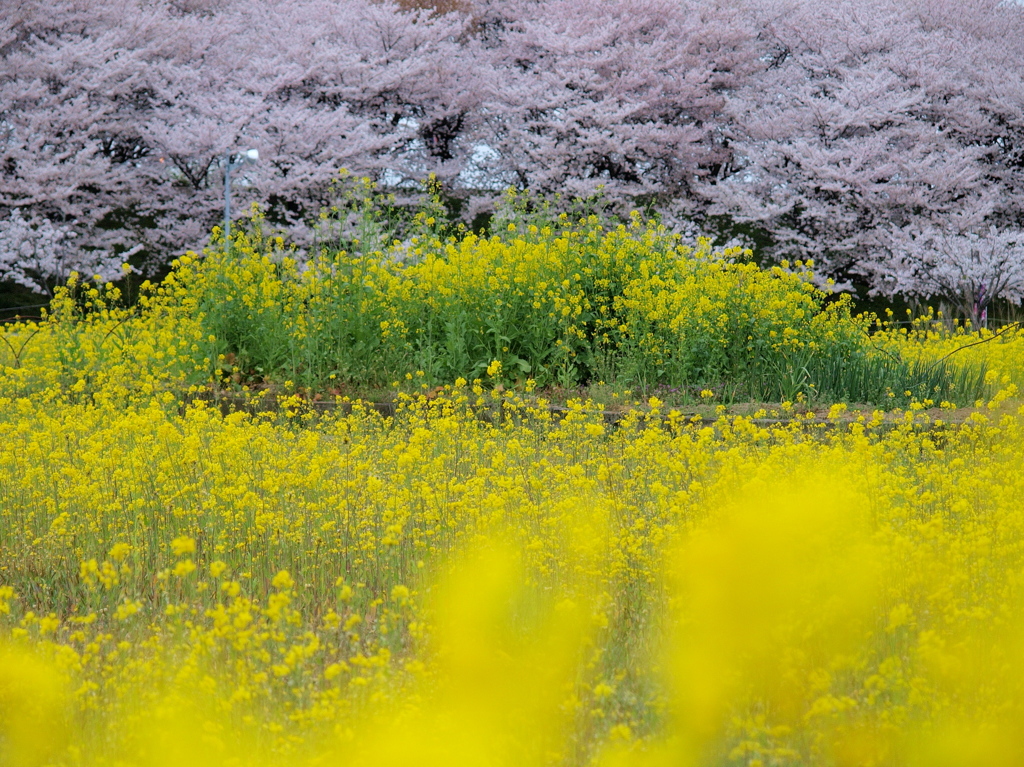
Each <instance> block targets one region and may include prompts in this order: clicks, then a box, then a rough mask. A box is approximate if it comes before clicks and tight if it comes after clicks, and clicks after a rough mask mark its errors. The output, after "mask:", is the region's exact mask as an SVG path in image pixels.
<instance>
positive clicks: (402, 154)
mask: <svg viewBox="0 0 1024 767" xmlns="http://www.w3.org/2000/svg"><path fill="white" fill-rule="evenodd" d="M55 5H56V7H53V6H52V5H51V4H49V3H43V2H42V0H25V2H24V3H20V4H14V7H13V8H12V7H10V6H9V5H5V6H4V10H3V11H2V13H0V62H2V67H3V68H2V69H0V220H8V219H12V217H13V216H14V214H15V212H18V213H19V216H18V218H19V219H20V220H24V221H32V222H35V223H33V224H32V226H31V227H30V228H32V230H33V231H49V230H50V228H53V229H54V230H55V231H57V230H59V231H64V230H67V231H69V232H72V233H74V234H75V238H74V242H75V243H76V246H77V249H78V250H79V251H80V252H81V254H82V255H81V258H82V259H83V263H85V262H87V261H89V260H90V259H91V260H93V261H95V259H96V258H98V257H100V255H102V256H103V257H104V258H106V257H116V256H118V255H120V256H122V257H124V256H126V255H128V254H129V253H130V252H135V251H138V250H144V251H146V252H148V253H150V255H151V256H152V257H153V262H152V263H157V262H158V261H159V260H160V259H163V258H166V257H167V256H168V255H171V254H173V253H175V252H179V251H180V250H181V249H183V248H186V247H197V246H201V245H202V244H203V242H204V241H205V240H206V239H207V238H208V236H209V233H210V230H211V228H212V227H213V226H215V225H216V224H218V223H219V222H220V220H221V216H222V205H223V202H222V200H223V165H224V162H225V158H226V157H227V156H228V153H230V152H237V151H242V150H245V149H247V148H256V149H259V150H260V152H261V156H262V157H263V158H264V161H263V162H262V163H261V164H260V165H258V166H255V167H253V168H247V169H246V172H245V173H244V174H243V175H242V177H241V178H239V179H237V183H236V185H235V190H236V197H237V199H236V205H235V206H234V207H235V210H237V211H244V210H245V208H246V207H247V205H246V204H247V203H248V202H249V201H257V202H260V203H262V204H263V205H264V206H266V207H268V208H269V216H270V217H271V220H273V221H276V222H277V223H279V224H282V225H287V226H289V227H291V228H292V230H293V235H295V236H296V237H297V238H298V239H300V240H301V238H302V235H303V232H302V227H303V226H304V225H305V224H308V222H309V220H310V219H311V218H314V217H315V216H316V214H317V212H318V211H319V208H320V206H321V205H323V204H324V203H325V202H326V201H327V198H326V194H327V189H328V186H329V183H330V181H331V179H332V178H333V177H334V176H335V175H336V174H337V171H338V169H339V168H340V167H349V168H351V169H352V170H354V171H356V172H359V173H367V174H370V175H372V176H374V177H376V178H378V179H382V178H383V177H384V176H385V174H390V176H389V177H388V178H384V179H383V180H385V181H389V182H392V183H394V182H401V181H408V180H410V179H414V178H417V177H425V176H426V175H427V174H428V173H430V172H433V173H436V174H438V176H439V177H441V178H449V179H450V178H454V177H456V176H457V175H458V172H459V161H460V159H459V158H460V156H461V154H464V153H465V151H467V150H466V149H465V148H464V147H463V146H462V145H461V144H460V138H461V131H462V129H463V127H464V126H468V125H469V124H471V122H472V119H473V118H472V116H471V113H472V112H473V111H474V100H473V98H474V97H473V94H474V93H475V92H476V91H477V90H478V89H476V88H474V87H472V86H471V85H470V84H468V83H469V78H468V77H467V76H465V75H464V72H465V71H466V68H465V67H462V66H461V65H460V64H459V61H458V55H457V54H458V44H457V38H458V36H459V34H460V33H461V31H462V29H463V26H464V24H465V17H464V16H457V15H453V14H440V15H439V14H437V13H435V12H431V11H427V10H420V9H411V10H408V11H406V10H402V9H401V8H400V7H399V6H398V5H396V4H393V3H373V2H369V0H343V2H326V1H325V0H299V2H294V3H266V4H259V5H257V4H250V3H245V2H241V1H240V0H168V1H167V2H143V0H114V1H113V2H106V1H105V0H104V1H103V2H100V0H81V1H80V2H73V3H72V2H63V3H57V4H55ZM11 226H12V227H14V228H18V227H21V224H20V223H16V222H15V223H12V224H11ZM22 228H23V227H22ZM19 231H21V229H19ZM90 254H91V255H90Z"/></svg>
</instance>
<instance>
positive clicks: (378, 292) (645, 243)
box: [175, 216, 864, 390]
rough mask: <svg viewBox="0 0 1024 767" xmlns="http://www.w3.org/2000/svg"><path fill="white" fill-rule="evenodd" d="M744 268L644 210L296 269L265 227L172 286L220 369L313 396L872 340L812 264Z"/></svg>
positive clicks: (718, 369) (710, 360)
mask: <svg viewBox="0 0 1024 767" xmlns="http://www.w3.org/2000/svg"><path fill="white" fill-rule="evenodd" d="M749 257H750V252H749V251H741V250H739V249H732V250H729V251H722V250H715V249H713V248H712V246H711V243H710V241H709V240H706V239H701V240H699V241H697V242H696V243H695V244H685V243H684V242H683V241H681V240H680V239H679V238H678V237H675V236H672V235H670V234H669V233H668V232H666V231H665V229H664V228H663V227H660V226H658V225H657V224H655V223H654V222H651V221H643V220H642V219H641V218H640V217H638V216H637V217H634V218H633V219H632V221H631V222H630V223H629V224H628V225H621V226H619V227H617V228H611V229H609V228H606V227H604V226H603V225H602V224H601V223H600V221H599V220H598V219H597V218H596V217H590V218H585V219H582V220H580V221H577V222H571V221H570V220H569V219H568V218H564V217H563V218H562V219H560V220H558V221H556V222H555V225H551V226H543V227H537V226H534V225H530V226H526V227H522V228H521V229H520V228H517V227H516V226H515V225H512V226H511V230H510V231H509V232H505V233H502V234H501V236H498V235H495V236H492V237H490V238H481V237H477V236H475V235H472V234H468V235H465V236H462V237H459V238H454V237H453V238H451V239H449V240H447V241H442V240H440V239H437V238H435V239H433V240H429V241H428V240H416V241H415V242H412V243H411V244H405V243H401V242H397V241H396V242H395V243H393V244H392V245H391V246H390V248H384V249H380V250H375V251H372V252H365V251H359V252H356V253H347V252H345V251H331V250H328V249H326V248H324V249H321V250H320V251H318V252H316V253H314V254H312V256H311V258H310V259H309V260H308V262H307V263H305V264H304V265H303V266H302V267H301V268H300V265H299V264H298V262H297V261H296V260H294V259H293V258H291V257H289V256H287V255H284V254H282V252H281V251H280V249H279V248H278V246H277V245H276V244H273V243H270V242H269V241H268V240H267V239H266V238H264V237H263V235H262V234H261V230H260V229H259V228H258V227H257V228H256V229H255V230H254V231H253V232H252V233H251V234H245V233H239V234H238V235H237V236H236V238H235V242H234V247H233V248H232V249H231V250H230V252H224V251H221V250H218V251H211V252H209V253H207V254H206V257H205V258H204V259H196V258H191V257H190V258H186V259H182V261H181V262H180V264H179V268H178V270H177V271H176V273H175V277H176V280H177V284H179V285H183V286H187V288H188V292H189V294H190V295H191V296H192V297H193V300H194V301H196V302H198V309H197V311H196V314H197V315H198V316H200V317H201V318H202V325H203V327H204V328H205V332H207V333H208V334H209V335H210V336H211V337H213V338H216V339H217V340H218V342H219V343H220V348H219V351H220V352H221V354H223V355H224V358H227V356H228V355H232V356H233V359H234V362H235V363H236V364H235V365H233V366H230V367H231V369H230V370H227V369H225V372H229V373H235V372H238V371H237V367H238V366H240V367H242V368H243V371H242V372H243V373H246V374H248V375H250V376H253V375H254V376H256V377H257V378H259V377H266V376H274V377H275V378H277V379H278V380H285V379H287V380H291V381H293V382H295V381H298V382H300V383H301V384H303V385H305V386H322V385H323V384H324V383H325V382H329V381H332V380H333V381H358V382H361V383H364V384H365V383H367V382H375V383H378V384H385V385H386V384H387V383H390V382H391V381H393V380H396V379H399V378H401V377H402V376H403V375H405V374H406V373H409V372H411V371H414V370H418V371H422V372H423V375H424V378H425V382H426V383H428V384H429V385H432V386H433V385H438V384H444V383H447V382H451V381H452V380H454V379H455V378H456V377H458V376H463V377H467V378H469V379H473V378H476V377H481V376H482V375H483V373H484V371H485V370H486V369H487V367H488V365H489V364H490V363H491V362H492V361H494V360H498V361H500V362H501V364H502V367H503V371H504V373H505V376H506V377H507V378H509V379H511V380H515V379H525V378H527V377H529V378H533V379H534V380H536V381H538V382H539V383H540V384H541V385H548V384H552V383H558V384H560V385H563V386H571V385H577V384H579V383H580V382H583V381H586V380H591V379H593V380H606V381H611V380H615V379H619V380H621V381H623V382H624V383H625V384H627V385H628V384H630V383H639V384H641V385H645V386H646V385H654V384H666V385H669V384H670V385H672V386H676V387H680V386H694V385H696V384H720V383H721V381H722V380H723V379H724V378H726V377H730V378H732V379H733V380H734V381H740V382H743V381H745V380H746V379H747V378H749V377H751V376H754V375H760V374H762V373H764V372H765V371H766V370H769V369H772V368H773V367H777V366H778V365H779V364H781V363H782V361H784V360H785V359H786V358H788V357H789V356H792V355H793V353H794V352H801V353H804V352H805V353H812V354H813V353H828V354H832V355H836V356H840V357H843V358H844V359H845V358H846V357H848V356H850V355H851V354H852V353H854V352H856V351H858V350H860V349H861V347H863V346H864V343H863V340H864V338H863V337H864V334H863V329H862V325H861V324H860V323H859V322H857V321H855V320H853V319H852V318H851V316H850V312H849V305H848V303H846V302H844V301H838V302H835V303H833V304H831V305H830V306H829V307H828V308H827V309H824V308H823V305H824V297H825V294H824V293H823V292H821V291H820V290H818V289H817V288H815V287H814V286H813V284H812V282H811V281H810V271H809V269H810V265H809V264H807V265H804V264H796V265H794V268H793V269H789V268H785V269H784V268H782V267H775V268H773V269H769V270H764V269H761V268H760V267H758V266H757V265H756V264H753V263H749V262H746V261H744V259H749ZM787 267H788V265H787ZM698 390H699V389H698Z"/></svg>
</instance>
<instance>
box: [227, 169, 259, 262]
mask: <svg viewBox="0 0 1024 767" xmlns="http://www.w3.org/2000/svg"><path fill="white" fill-rule="evenodd" d="M239 157H241V159H240V160H234V159H233V158H232V155H231V152H228V153H227V154H226V155H224V250H227V249H228V243H229V242H231V240H230V237H231V171H233V170H238V169H239V168H243V167H245V166H246V165H255V164H256V161H257V160H259V159H260V152H259V150H258V149H247V150H246V151H245V152H244V153H243V154H241V155H239Z"/></svg>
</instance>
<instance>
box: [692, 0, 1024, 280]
mask: <svg viewBox="0 0 1024 767" xmlns="http://www.w3.org/2000/svg"><path fill="white" fill-rule="evenodd" d="M751 13H752V14H753V15H754V17H755V18H757V19H758V22H757V23H758V26H759V27H760V28H762V30H763V31H762V33H761V34H760V36H759V43H760V45H761V49H760V50H761V53H760V57H759V58H760V60H761V61H762V62H763V63H764V65H765V67H764V71H763V72H762V73H761V74H760V75H759V76H757V77H755V78H752V79H751V80H750V81H749V82H748V83H747V84H746V85H745V86H744V87H743V88H741V89H739V90H738V91H737V92H736V93H734V94H732V95H731V96H730V101H729V105H730V107H729V112H730V115H731V117H732V120H731V121H730V122H729V123H728V124H727V126H726V130H727V134H728V141H729V143H730V145H731V147H732V149H733V152H734V156H733V158H732V162H731V164H729V165H727V166H724V167H723V172H722V173H721V174H720V175H719V177H718V178H716V179H714V183H712V184H708V185H706V187H705V189H704V192H705V193H706V194H707V195H708V196H709V197H710V198H711V199H712V200H714V205H713V206H712V211H713V212H716V213H722V214H727V215H729V216H731V217H732V218H733V219H734V220H736V221H740V222H747V223H754V224H756V225H758V226H760V227H763V228H764V229H765V230H766V231H767V232H768V233H769V234H770V235H771V237H772V238H773V240H774V244H773V248H772V252H773V254H774V255H775V256H776V257H792V256H798V257H804V258H806V257H808V256H813V257H815V258H816V259H817V261H818V264H819V267H821V268H823V270H824V271H826V272H827V273H829V274H831V275H833V276H837V277H839V278H840V279H843V278H847V279H849V278H853V279H862V280H863V279H866V280H868V284H869V286H870V287H871V288H872V289H873V290H874V291H875V292H887V291H891V289H892V288H893V286H897V285H898V286H899V290H900V291H901V292H904V293H910V294H916V295H922V294H924V293H926V292H927V291H928V290H931V289H935V290H939V289H940V288H939V286H938V284H937V283H936V282H934V281H929V280H928V279H927V278H926V275H927V273H928V271H929V268H930V267H929V264H932V263H933V258H932V256H926V255H925V253H924V251H923V250H922V249H921V247H914V248H910V249H908V248H907V247H906V245H907V242H908V240H907V238H906V237H905V236H896V235H894V234H893V233H894V232H897V233H898V232H901V231H903V230H905V229H907V228H910V229H916V230H918V231H922V232H923V231H928V232H938V231H941V232H945V233H947V235H948V237H949V238H951V239H949V242H950V243H952V242H956V241H957V240H956V237H958V236H961V234H963V236H968V235H967V234H966V233H968V232H972V231H978V230H979V228H980V229H981V230H985V231H987V230H988V227H989V226H990V225H995V226H997V227H998V228H1000V229H1003V228H1006V227H1009V228H1011V229H1012V228H1014V227H1016V228H1020V226H1021V224H1022V221H1021V218H1020V216H1021V211H1022V209H1024V208H1022V203H1024V197H1022V193H1024V163H1022V157H1024V155H1022V151H1024V142H1022V138H1024V134H1022V129H1024V120H1022V116H1024V112H1022V110H1024V89H1022V86H1021V82H1022V80H1024V7H1021V6H1012V5H1008V4H1005V3H1000V2H998V1H997V0H979V2H972V3H965V2H961V1H960V0H899V1H897V0H840V2H836V3H828V4H823V3H813V2H808V1H805V0H793V1H791V2H786V1H785V0H783V2H769V1H768V0H761V1H760V2H757V3H752V4H751ZM986 236H987V235H986ZM911 239H912V241H913V242H915V243H918V245H919V246H922V247H923V246H925V245H926V244H928V243H932V244H936V243H938V242H939V240H938V239H936V238H935V237H933V236H931V235H929V236H926V237H923V238H921V237H912V238H911ZM914 254H917V257H920V258H921V259H922V260H921V261H920V262H919V264H918V268H915V269H912V270H910V271H909V272H908V271H907V269H906V267H907V265H908V263H909V262H908V259H912V258H914V257H915V256H914ZM933 255H934V257H935V258H939V259H940V260H941V257H940V256H939V255H938V253H936V254H933ZM956 271H957V270H956V269H955V268H954V269H953V271H952V272H950V275H952V274H953V273H955V272H956ZM897 273H899V276H897ZM910 274H915V275H918V277H917V280H916V281H914V282H910V281H908V280H909V279H910V277H909V275H910ZM950 275H947V277H946V278H943V279H944V280H945V279H947V278H950ZM1011 283H1012V281H1011ZM999 284H1003V283H1002V282H1001V281H1000V282H991V281H990V282H989V290H991V289H992V286H994V285H999ZM1007 284H1009V283H1007ZM964 289H966V290H968V291H970V290H971V289H970V288H967V287H964ZM941 290H942V291H944V292H948V290H949V289H948V287H946V288H942V289H941ZM957 290H958V291H959V290H960V289H959V288H958V289H957ZM1005 290H1009V288H1008V287H1007V288H1005Z"/></svg>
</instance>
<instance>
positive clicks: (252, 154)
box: [245, 149, 260, 165]
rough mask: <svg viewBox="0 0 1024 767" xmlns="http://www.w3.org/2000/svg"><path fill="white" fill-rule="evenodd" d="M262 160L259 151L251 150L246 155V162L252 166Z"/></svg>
mask: <svg viewBox="0 0 1024 767" xmlns="http://www.w3.org/2000/svg"><path fill="white" fill-rule="evenodd" d="M259 159H260V150H259V149H250V150H248V151H247V152H246V153H245V161H246V162H247V163H249V164H250V165H254V164H255V163H256V161H257V160H259Z"/></svg>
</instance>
